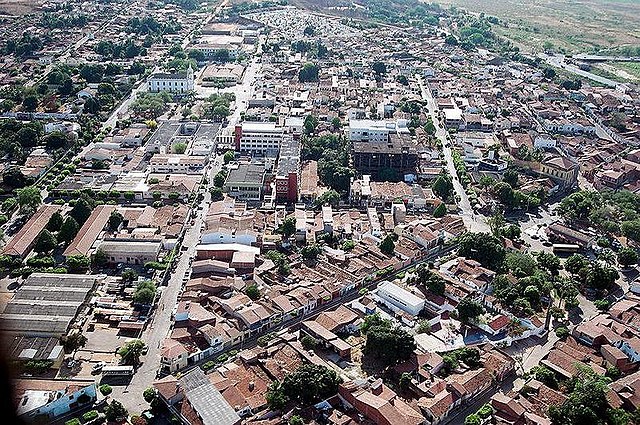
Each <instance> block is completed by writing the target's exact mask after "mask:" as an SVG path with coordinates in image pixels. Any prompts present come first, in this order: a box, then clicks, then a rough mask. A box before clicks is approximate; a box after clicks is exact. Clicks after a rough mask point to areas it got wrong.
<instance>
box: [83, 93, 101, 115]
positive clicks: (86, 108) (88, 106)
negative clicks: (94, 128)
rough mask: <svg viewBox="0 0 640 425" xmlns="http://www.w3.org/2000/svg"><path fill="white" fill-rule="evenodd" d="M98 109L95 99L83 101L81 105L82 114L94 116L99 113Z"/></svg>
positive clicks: (98, 104)
mask: <svg viewBox="0 0 640 425" xmlns="http://www.w3.org/2000/svg"><path fill="white" fill-rule="evenodd" d="M100 108H101V105H100V101H99V100H98V99H96V98H93V97H90V98H88V99H87V100H85V101H84V105H82V112H85V113H87V114H91V115H95V114H97V113H98V112H100Z"/></svg>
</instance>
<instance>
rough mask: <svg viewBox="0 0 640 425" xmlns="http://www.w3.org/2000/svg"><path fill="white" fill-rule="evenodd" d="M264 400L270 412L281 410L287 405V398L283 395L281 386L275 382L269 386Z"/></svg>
mask: <svg viewBox="0 0 640 425" xmlns="http://www.w3.org/2000/svg"><path fill="white" fill-rule="evenodd" d="M265 398H266V400H267V406H269V409H270V410H281V409H282V408H284V406H285V405H286V404H287V396H286V395H285V394H284V390H283V389H282V384H281V383H280V382H278V381H277V380H276V381H273V382H272V383H271V384H270V385H269V388H268V389H267V393H266V394H265Z"/></svg>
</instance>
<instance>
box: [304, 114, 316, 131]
mask: <svg viewBox="0 0 640 425" xmlns="http://www.w3.org/2000/svg"><path fill="white" fill-rule="evenodd" d="M317 126H318V118H316V117H314V116H313V115H307V116H306V117H305V118H304V133H305V134H306V135H310V134H313V133H315V131H316V127H317Z"/></svg>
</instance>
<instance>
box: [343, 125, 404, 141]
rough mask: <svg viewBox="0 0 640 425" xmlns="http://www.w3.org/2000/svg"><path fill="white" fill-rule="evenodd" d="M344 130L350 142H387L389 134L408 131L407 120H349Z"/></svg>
mask: <svg viewBox="0 0 640 425" xmlns="http://www.w3.org/2000/svg"><path fill="white" fill-rule="evenodd" d="M345 132H346V134H347V136H348V137H349V140H351V141H352V142H362V141H364V142H367V141H368V142H374V143H387V142H388V141H389V134H392V133H409V129H408V128H407V120H397V121H381V120H378V121H376V120H350V121H349V127H347V128H346V129H345Z"/></svg>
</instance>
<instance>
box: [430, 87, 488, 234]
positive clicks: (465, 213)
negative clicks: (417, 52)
mask: <svg viewBox="0 0 640 425" xmlns="http://www.w3.org/2000/svg"><path fill="white" fill-rule="evenodd" d="M418 83H419V84H420V91H421V92H422V98H423V99H424V100H426V101H427V108H428V109H429V114H430V115H431V120H432V121H433V125H434V126H435V127H436V137H437V138H438V140H440V142H441V143H442V153H443V155H444V159H445V162H446V167H447V172H448V173H449V174H450V175H451V177H452V179H453V188H454V190H455V192H456V196H457V197H458V199H459V201H458V207H459V208H460V210H461V214H460V215H461V216H462V219H463V221H464V224H465V226H466V227H467V229H469V230H471V231H473V232H489V231H490V230H489V226H488V225H487V223H486V221H485V218H484V216H482V215H480V214H477V213H476V212H475V211H474V210H473V208H472V207H471V203H470V202H469V197H468V196H467V192H466V191H465V190H464V187H463V186H462V184H461V183H460V179H459V178H458V173H457V172H456V167H455V165H454V163H453V156H452V153H453V152H452V150H451V145H450V142H449V133H448V132H447V130H446V129H445V128H444V126H443V125H442V123H441V122H440V119H439V118H438V114H437V112H438V108H437V105H436V102H435V99H434V98H433V94H432V93H431V89H429V87H428V85H427V84H425V83H424V81H423V79H422V77H418Z"/></svg>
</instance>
